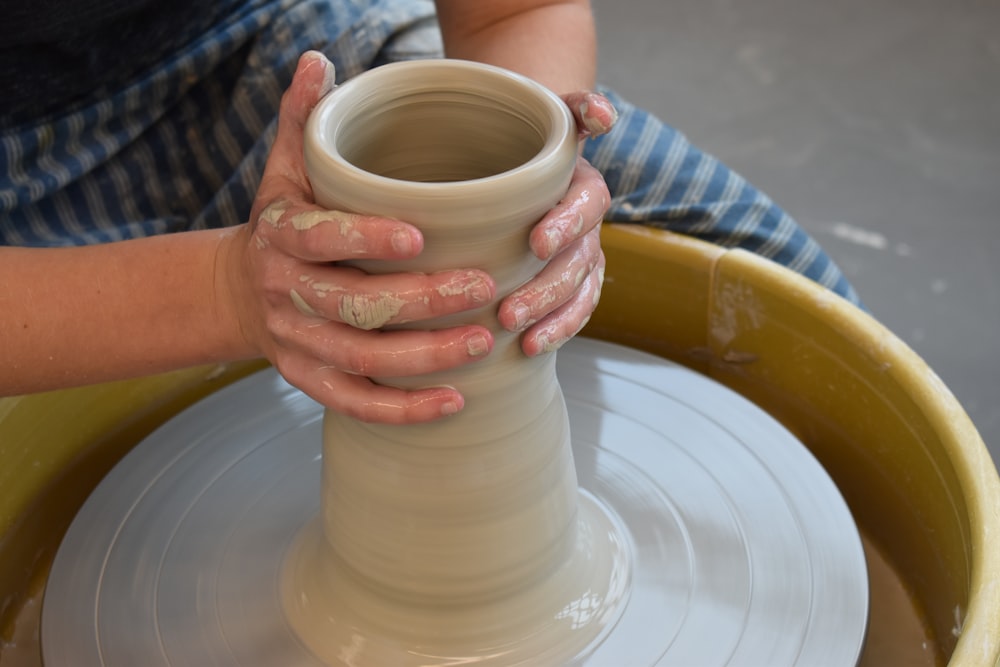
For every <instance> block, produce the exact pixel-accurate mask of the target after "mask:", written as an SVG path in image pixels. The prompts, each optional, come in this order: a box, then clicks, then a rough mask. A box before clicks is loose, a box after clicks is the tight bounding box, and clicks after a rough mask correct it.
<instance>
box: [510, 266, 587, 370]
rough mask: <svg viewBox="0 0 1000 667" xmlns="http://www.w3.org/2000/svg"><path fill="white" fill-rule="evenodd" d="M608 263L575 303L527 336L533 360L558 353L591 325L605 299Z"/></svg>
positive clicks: (524, 343) (526, 345) (527, 349)
mask: <svg viewBox="0 0 1000 667" xmlns="http://www.w3.org/2000/svg"><path fill="white" fill-rule="evenodd" d="M603 284H604V259H603V257H602V258H601V261H600V263H599V264H598V266H597V267H595V268H594V270H593V272H592V273H591V274H590V275H588V276H587V278H586V279H585V280H584V282H583V284H582V285H581V286H580V289H579V290H578V291H577V292H576V294H575V295H574V296H573V299H572V300H570V301H568V302H567V303H564V304H563V305H562V306H560V307H559V308H557V309H556V310H554V311H553V312H552V313H550V314H549V315H548V316H546V317H545V318H543V319H542V320H541V321H539V322H538V323H537V324H535V325H534V326H532V327H531V328H530V329H528V331H526V332H525V334H524V337H523V338H522V340H521V349H522V350H523V351H524V353H525V354H526V355H528V356H529V357H534V356H537V355H539V354H544V353H547V352H553V351H555V350H558V349H559V348H560V347H562V346H563V344H565V343H566V341H568V340H569V339H571V338H572V337H573V336H575V335H576V334H578V333H580V330H581V329H583V327H585V326H586V325H587V322H589V321H590V316H591V314H592V313H593V312H594V308H596V307H597V303H598V302H599V301H600V298H601V287H602V286H603Z"/></svg>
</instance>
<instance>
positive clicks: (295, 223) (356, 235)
mask: <svg viewBox="0 0 1000 667" xmlns="http://www.w3.org/2000/svg"><path fill="white" fill-rule="evenodd" d="M323 222H331V223H336V224H338V225H339V226H340V235H341V236H342V237H343V238H344V239H345V240H348V241H351V242H356V241H363V240H364V235H363V234H362V233H361V232H359V231H358V230H357V229H356V224H355V217H354V216H352V215H351V214H349V213H344V212H343V211H305V212H303V213H296V214H295V215H293V216H292V227H294V228H295V229H297V230H298V231H300V232H304V231H306V230H309V229H312V228H313V227H315V226H316V225H318V224H320V223H323ZM352 244H353V243H352Z"/></svg>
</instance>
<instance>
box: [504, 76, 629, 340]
mask: <svg viewBox="0 0 1000 667" xmlns="http://www.w3.org/2000/svg"><path fill="white" fill-rule="evenodd" d="M563 101H565V102H566V104H567V105H568V106H569V108H570V110H571V111H572V112H573V115H574V117H575V118H576V125H577V128H578V134H579V137H580V139H581V140H582V139H585V138H586V137H590V136H597V135H600V134H604V133H605V132H608V131H609V130H610V129H611V127H612V126H613V125H614V123H615V120H617V117H618V115H617V113H616V112H615V109H614V107H613V106H612V105H611V103H610V102H609V101H608V100H607V99H606V98H605V97H604V96H602V95H599V94H597V93H590V92H587V93H573V94H570V95H566V96H564V97H563ZM610 203H611V195H610V194H609V193H608V186H607V184H605V182H604V177H603V176H602V175H601V173H600V172H599V171H597V170H596V169H594V167H592V166H591V165H590V163H588V162H587V161H586V160H584V159H583V158H582V157H580V158H577V164H576V170H575V171H574V173H573V180H572V181H571V183H570V186H569V190H568V191H567V193H566V196H565V197H563V199H562V201H560V202H559V204H557V205H556V207H555V208H553V209H552V210H551V211H549V213H548V214H547V215H546V216H545V217H544V218H542V220H541V221H540V222H539V223H538V224H537V225H535V228H534V229H533V230H532V232H531V237H530V243H531V250H532V252H534V253H535V255H537V256H538V258H539V259H543V260H548V264H546V266H545V268H544V269H542V271H541V273H539V274H538V275H537V276H535V277H534V278H533V279H532V280H530V281H528V282H527V283H525V284H524V285H523V286H521V287H520V288H518V289H517V290H515V291H514V292H512V293H511V294H510V295H508V296H507V298H505V299H504V300H503V301H502V302H501V304H500V309H499V311H498V317H499V320H500V324H501V325H503V326H504V327H505V328H506V329H508V330H509V331H524V332H525V334H524V337H523V338H522V341H521V348H522V349H523V350H524V353H525V354H527V355H528V356H535V355H538V354H541V353H544V352H549V351H552V350H555V349H557V348H559V346H561V345H562V344H563V343H565V342H566V341H567V340H569V339H570V338H572V337H573V336H575V335H576V334H577V333H578V332H579V331H580V329H582V328H583V327H584V325H586V324H587V321H588V320H589V319H590V314H591V313H592V312H593V311H594V308H595V307H597V302H598V300H599V299H600V295H601V284H602V283H603V281H604V252H603V251H602V250H601V236H600V234H601V221H602V220H603V219H604V214H605V213H606V212H607V210H608V206H609V205H610Z"/></svg>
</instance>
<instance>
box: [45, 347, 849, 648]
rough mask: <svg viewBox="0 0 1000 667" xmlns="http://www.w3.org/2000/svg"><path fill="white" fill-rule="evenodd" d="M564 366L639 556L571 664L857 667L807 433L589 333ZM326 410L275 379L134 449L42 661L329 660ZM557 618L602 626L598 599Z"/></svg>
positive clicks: (618, 532) (58, 590)
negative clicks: (299, 616)
mask: <svg viewBox="0 0 1000 667" xmlns="http://www.w3.org/2000/svg"><path fill="white" fill-rule="evenodd" d="M557 368H558V377H559V378H560V382H561V384H562V387H563V391H564V393H565V396H566V402H567V405H568V409H569V415H570V422H571V425H572V433H573V455H574V458H575V462H576V467H577V471H578V478H579V482H580V494H581V501H586V503H587V504H588V506H592V507H597V508H599V512H600V513H601V514H602V516H603V517H604V520H603V521H602V522H599V523H598V524H597V525H600V526H605V527H606V530H608V531H609V535H611V534H613V537H614V539H615V541H616V542H617V543H618V544H619V546H620V548H621V552H622V553H623V554H624V557H623V562H622V564H621V567H619V568H618V569H617V571H616V576H618V577H621V580H622V582H624V586H625V591H626V593H625V594H624V595H622V596H621V600H620V602H619V603H618V606H617V608H616V609H614V610H612V612H613V613H614V614H615V615H616V618H615V620H614V622H613V623H611V624H610V625H609V628H610V629H609V630H608V631H607V632H605V633H603V634H602V635H601V636H600V637H598V638H597V639H595V640H594V642H592V644H591V645H590V646H588V647H587V648H586V650H585V651H582V652H581V653H580V655H579V656H577V659H576V661H575V663H574V664H581V665H582V664H586V665H596V666H602V667H603V666H608V665H616V666H618V665H655V664H662V665H751V666H757V665H795V664H797V665H809V666H812V665H836V666H847V665H855V664H856V663H857V661H858V659H859V657H860V653H861V649H862V646H863V643H864V635H865V628H866V625H867V617H868V584H867V577H866V569H865V560H864V554H863V551H862V547H861V541H860V538H859V536H858V532H857V529H856V527H855V526H854V524H853V521H852V519H851V516H850V513H849V511H848V509H847V507H846V505H845V503H844V501H843V499H842V498H841V496H840V494H839V492H838V491H837V489H836V487H835V486H834V484H833V483H832V481H831V480H830V479H829V477H828V476H827V475H826V473H825V471H824V470H823V469H822V468H821V467H820V465H819V464H818V463H817V462H816V460H815V459H814V458H813V457H812V455H811V454H810V453H809V452H808V450H807V449H806V448H805V447H804V446H803V445H802V444H801V443H799V442H798V441H796V440H795V439H794V438H793V437H792V436H791V435H790V434H789V433H788V432H787V431H786V430H784V429H783V428H782V427H781V426H780V425H778V424H777V422H775V421H774V420H773V419H771V418H770V417H769V416H768V415H766V414H765V413H763V412H762V411H761V410H759V409H758V408H756V407H755V406H754V405H752V404H751V403H750V402H748V401H747V400H746V399H744V398H742V397H741V396H739V395H737V394H735V393H734V392H732V391H730V390H728V389H726V388H725V387H722V386H721V385H719V384H717V383H715V382H713V381H712V380H709V379H707V378H705V377H704V376H702V375H700V374H697V373H695V372H692V371H690V370H688V369H686V368H684V367H681V366H678V365H675V364H672V363H670V362H667V361H664V360H663V359H660V358H658V357H653V356H650V355H647V354H645V353H641V352H638V351H636V350H632V349H629V348H624V347H619V346H615V345H611V344H608V343H602V342H597V341H593V340H587V339H582V338H578V339H576V340H574V341H571V342H570V343H569V344H568V345H566V346H565V347H564V348H563V349H562V350H561V351H560V352H559V358H558V366H557ZM321 421H322V410H321V408H320V407H319V406H318V405H317V404H316V403H314V402H313V401H312V400H310V399H309V398H308V397H306V396H305V395H303V394H302V393H300V392H299V391H298V390H296V389H294V388H292V387H291V386H289V385H288V384H286V383H285V382H284V381H283V380H282V379H281V378H280V376H278V375H277V374H276V373H275V372H274V371H273V370H265V371H261V372H260V373H257V374H255V375H253V376H250V377H248V378H245V379H244V380H241V381H239V382H237V383H235V384H233V385H231V386H229V387H227V388H225V389H223V390H221V391H219V392H217V393H216V394H213V395H212V396H210V397H208V398H207V399H205V400H203V401H201V402H200V403H198V404H196V405H194V406H192V407H191V408H189V409H187V410H186V411H184V412H182V413H181V414H179V415H178V416H177V417H175V418H174V419H172V420H171V421H169V422H167V423H166V424H165V425H164V426H162V427H161V428H160V429H159V430H157V431H156V432H155V433H153V434H152V435H151V436H150V437H149V438H147V439H146V440H145V441H143V442H142V443H141V444H140V445H139V446H138V447H136V448H135V449H134V450H133V451H132V452H130V453H129V454H128V455H127V456H126V457H125V458H124V459H123V460H122V461H121V462H120V463H119V465H118V466H117V467H116V468H115V469H114V470H112V472H111V473H110V474H109V475H108V477H107V478H106V479H105V480H104V481H103V482H102V483H101V484H100V485H99V487H98V488H97V489H96V490H95V491H94V493H93V494H92V496H91V497H90V498H89V499H88V501H87V502H86V503H85V505H84V507H83V508H82V510H81V511H80V513H79V515H78V516H77V518H76V520H75V521H74V523H73V524H72V526H71V527H70V530H69V531H68V533H67V535H66V537H65V539H64V541H63V544H62V546H61V548H60V550H59V553H58V554H57V557H56V560H55V563H54V565H53V569H52V573H51V576H50V578H49V582H48V586H47V589H46V593H45V598H44V606H43V611H42V626H41V628H42V649H43V657H44V662H45V664H46V666H47V667H61V666H65V665H144V666H152V665H209V664H213V665H288V666H291V665H317V664H319V661H318V660H317V658H315V657H314V656H313V655H311V654H310V653H309V651H308V650H307V649H306V648H305V646H304V645H303V644H302V643H301V642H299V640H298V639H297V638H296V636H295V635H294V633H293V632H292V630H291V628H290V626H289V625H288V622H287V621H286V619H285V616H284V614H283V611H282V603H281V597H280V591H279V587H280V578H281V577H280V571H281V564H282V562H283V559H284V558H285V555H286V553H287V552H288V550H289V545H290V544H292V542H293V541H294V539H295V536H296V535H297V534H298V533H299V532H300V531H301V530H302V528H303V526H304V525H306V524H307V523H308V522H309V521H310V520H311V519H312V518H313V517H315V516H316V514H317V512H318V511H319V499H320V493H319V488H320V461H319V457H320V450H321ZM605 611H607V610H605ZM561 613H565V614H570V615H573V614H576V615H579V616H580V617H581V618H582V617H585V616H586V615H587V614H588V613H589V611H588V608H587V604H586V600H585V599H581V600H579V601H578V603H577V604H575V605H572V606H570V607H567V608H566V609H563V610H562V611H561ZM356 640H357V641H358V642H361V643H364V641H365V636H364V629H363V628H359V629H358V630H357V634H356ZM352 648H353V647H352V646H345V647H344V651H343V662H344V664H349V665H353V664H354V661H353V660H352V659H351V654H352ZM485 648H489V647H485ZM475 661H476V662H477V664H479V661H478V660H475ZM426 664H459V662H457V661H455V660H454V658H449V659H447V660H445V659H439V660H438V661H437V662H435V661H433V660H431V659H430V658H428V659H427V661H426ZM463 664H464V663H463Z"/></svg>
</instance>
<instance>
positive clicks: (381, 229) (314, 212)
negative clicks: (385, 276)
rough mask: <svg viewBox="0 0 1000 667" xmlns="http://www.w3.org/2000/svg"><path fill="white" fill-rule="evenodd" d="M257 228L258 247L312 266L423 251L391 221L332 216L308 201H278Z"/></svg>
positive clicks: (410, 230)
mask: <svg viewBox="0 0 1000 667" xmlns="http://www.w3.org/2000/svg"><path fill="white" fill-rule="evenodd" d="M254 222H255V225H256V226H255V230H254V235H255V238H254V242H255V245H256V247H257V248H258V249H260V250H263V249H266V248H268V247H270V246H274V247H275V248H277V249H280V250H281V251H282V252H285V253H287V254H289V255H291V256H293V257H297V258H299V259H301V260H303V261H308V262H335V261H342V260H349V259H389V260H391V259H404V258H409V257H413V256H414V255H417V254H419V253H420V251H421V250H422V249H423V236H422V235H421V234H420V232H419V231H418V230H417V229H416V228H415V227H413V226H411V225H408V224H406V223H403V222H399V221H397V220H391V219H389V218H381V217H378V216H370V215H358V214H355V213H345V212H343V211H329V210H325V209H321V208H318V207H316V206H313V205H311V204H308V203H306V202H304V201H298V202H296V201H293V200H290V199H278V200H277V201H274V202H272V203H270V204H269V205H268V206H267V207H265V208H264V209H263V210H262V211H261V213H260V215H259V216H258V218H257V220H255V221H254Z"/></svg>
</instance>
